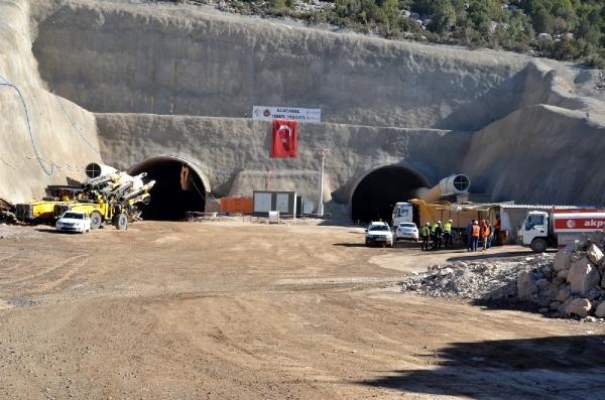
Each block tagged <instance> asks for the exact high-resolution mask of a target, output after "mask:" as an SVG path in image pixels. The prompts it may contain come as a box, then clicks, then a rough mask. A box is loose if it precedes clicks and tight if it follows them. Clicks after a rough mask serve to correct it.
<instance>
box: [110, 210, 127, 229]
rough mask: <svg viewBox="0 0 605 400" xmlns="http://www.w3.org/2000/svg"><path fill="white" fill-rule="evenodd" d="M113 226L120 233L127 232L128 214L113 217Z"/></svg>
mask: <svg viewBox="0 0 605 400" xmlns="http://www.w3.org/2000/svg"><path fill="white" fill-rule="evenodd" d="M112 222H113V226H115V227H116V229H117V230H119V231H125V230H126V229H128V217H127V216H126V214H118V215H116V216H114V217H113V220H112Z"/></svg>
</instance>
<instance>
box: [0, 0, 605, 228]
mask: <svg viewBox="0 0 605 400" xmlns="http://www.w3.org/2000/svg"><path fill="white" fill-rule="evenodd" d="M0 20H1V21H2V22H3V23H2V24H0V29H1V30H2V35H0V44H2V48H3V49H4V50H3V57H2V58H0V76H1V77H2V80H1V81H0V84H3V86H0V88H1V90H0V96H2V102H1V103H0V104H1V105H0V107H2V110H3V111H4V112H2V114H1V116H0V127H2V128H3V129H2V131H1V132H2V134H3V135H5V137H4V140H3V141H4V142H5V143H7V144H8V145H7V146H3V148H2V149H0V161H2V163H3V165H6V166H7V167H6V168H3V169H2V170H0V197H4V198H6V199H8V200H11V201H22V200H25V199H27V198H29V197H31V196H35V195H40V193H41V190H42V188H43V187H44V186H45V185H47V184H49V183H58V182H61V183H62V182H64V181H65V179H66V178H68V177H69V178H74V179H78V178H81V176H80V175H79V174H81V170H82V168H83V167H84V166H85V165H86V164H87V163H88V162H90V161H99V160H100V159H102V160H103V161H104V162H105V163H107V164H111V165H113V166H116V167H119V168H129V169H131V171H136V172H148V173H150V174H153V175H154V177H156V178H158V179H160V180H166V181H169V180H174V179H178V169H179V168H178V167H179V166H180V165H181V164H184V165H187V166H189V167H190V168H191V169H192V170H193V171H194V172H195V174H194V175H195V179H196V182H197V184H196V185H194V186H195V187H196V193H194V196H193V197H194V199H193V201H194V202H195V201H196V199H195V195H197V196H198V197H199V198H198V199H197V201H199V202H201V203H202V204H203V206H207V204H205V203H206V199H208V198H211V197H212V196H214V197H219V196H226V195H244V196H250V195H251V194H252V191H253V190H258V189H261V190H262V189H266V188H269V189H287V190H296V191H297V192H298V193H299V194H301V195H302V196H303V197H305V198H306V199H307V200H310V201H311V202H312V203H313V204H315V205H317V203H318V201H319V193H318V188H319V173H318V170H319V158H318V156H317V154H316V150H317V149H318V148H328V149H329V150H330V153H329V156H328V159H327V163H326V174H325V177H324V183H325V185H324V193H323V201H326V202H329V201H331V202H332V204H333V206H334V207H335V208H336V206H341V207H342V208H344V209H346V210H347V212H348V214H349V216H351V217H352V218H354V219H362V220H363V219H365V218H366V217H368V216H369V215H370V214H371V215H376V214H379V215H382V214H384V213H388V212H390V209H389V207H390V206H391V204H392V203H393V202H394V201H397V200H402V199H405V198H406V197H410V196H412V195H413V194H414V193H416V191H417V190H419V189H421V188H423V187H427V186H432V185H434V184H436V183H437V182H438V181H439V180H440V179H441V178H443V177H445V176H448V175H450V174H452V173H457V172H462V173H465V174H467V175H468V176H469V177H470V178H471V182H472V186H471V191H473V192H482V193H487V194H490V195H491V196H492V198H493V199H494V200H516V201H518V202H541V203H576V204H587V203H598V204H600V203H603V201H604V199H605V195H603V194H601V193H599V190H598V189H597V188H598V187H601V186H603V184H604V183H605V182H604V180H605V175H602V174H598V173H597V172H596V170H595V169H594V167H593V168H592V169H591V168H590V166H594V165H598V164H597V160H598V157H599V155H600V154H601V151H600V150H601V149H600V146H601V145H600V143H602V141H601V142H599V141H598V139H597V138H598V136H599V135H601V134H602V133H603V131H604V120H605V103H604V102H603V92H601V91H599V89H598V88H599V87H602V86H603V85H601V83H603V82H601V80H602V79H603V78H602V75H599V72H598V71H591V70H586V69H582V68H580V67H578V66H575V65H567V64H561V63H556V62H553V61H547V60H537V59H534V58H530V57H527V56H523V55H518V54H512V53H504V52H495V51H483V50H481V51H477V50H475V51H470V50H466V49H462V48H458V47H444V46H432V45H423V44H418V43H410V42H401V41H398V42H396V41H387V40H383V39H378V38H373V37H368V36H362V35H357V34H351V33H335V32H330V31H328V30H322V29H310V28H308V27H303V26H299V25H297V24H295V23H292V22H288V21H279V20H269V19H259V18H253V17H243V16H236V15H229V14H222V13H219V12H217V11H214V10H212V9H211V8H205V7H198V6H191V5H174V4H168V3H147V2H145V1H142V0H140V1H136V0H131V1H93V0H48V1H44V2H38V1H33V0H29V1H28V0H10V1H5V2H3V3H2V5H0ZM17 88H18V90H17ZM17 93H20V94H21V96H19V95H18V94H17ZM253 106H285V107H302V108H319V109H321V110H322V122H321V123H318V124H311V123H301V124H300V125H299V130H298V135H299V140H298V147H299V157H298V158H296V159H273V158H270V157H269V146H270V136H271V127H270V123H269V122H266V121H253V120H251V119H250V115H251V111H252V107H253ZM26 112H27V115H26V116H24V114H25V113H26ZM91 113H93V114H91ZM99 146H100V153H99ZM52 165H54V166H55V167H52ZM158 188H159V189H156V191H159V190H165V191H167V192H169V191H179V190H180V189H179V187H178V185H174V184H173V185H169V184H164V185H162V184H160V185H159V186H158ZM162 188H164V189H162ZM156 195H158V196H162V194H161V193H156ZM163 195H165V196H169V195H171V194H170V193H168V194H167V193H164V194H163ZM207 195H208V196H207ZM190 200H191V199H189V200H187V201H190ZM357 204H365V205H368V204H369V206H368V207H369V208H368V207H365V208H363V209H362V208H360V207H359V206H357ZM189 205H190V204H189V203H187V204H183V205H182V207H189ZM202 208H203V207H202Z"/></svg>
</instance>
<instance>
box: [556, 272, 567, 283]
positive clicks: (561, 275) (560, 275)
mask: <svg viewBox="0 0 605 400" xmlns="http://www.w3.org/2000/svg"><path fill="white" fill-rule="evenodd" d="M568 274H569V270H568V269H562V270H560V271H559V272H557V278H559V279H560V280H562V281H566V280H567V275H568Z"/></svg>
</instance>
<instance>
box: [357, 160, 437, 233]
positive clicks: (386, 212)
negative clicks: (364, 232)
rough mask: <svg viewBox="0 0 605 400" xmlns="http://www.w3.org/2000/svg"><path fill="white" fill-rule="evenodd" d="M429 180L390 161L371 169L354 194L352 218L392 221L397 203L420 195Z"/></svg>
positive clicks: (360, 220)
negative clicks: (418, 192) (383, 165)
mask: <svg viewBox="0 0 605 400" xmlns="http://www.w3.org/2000/svg"><path fill="white" fill-rule="evenodd" d="M427 186H428V183H427V181H426V179H424V177H423V176H422V175H420V174H419V173H417V172H415V171H413V170H411V169H409V168H405V167H401V166H396V165H390V166H386V167H380V168H377V169H376V170H374V171H372V172H370V173H369V174H367V175H366V176H365V177H363V178H362V179H361V181H360V182H359V183H358V184H357V187H355V189H354V190H353V194H352V196H351V218H352V219H353V221H354V222H362V223H368V222H370V221H378V220H382V221H385V222H388V223H389V224H390V223H391V215H392V212H393V207H394V206H395V203H397V202H399V201H407V200H409V199H412V198H414V197H416V195H417V191H418V189H421V188H426V187H427Z"/></svg>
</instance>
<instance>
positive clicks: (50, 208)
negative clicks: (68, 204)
mask: <svg viewBox="0 0 605 400" xmlns="http://www.w3.org/2000/svg"><path fill="white" fill-rule="evenodd" d="M45 191H46V194H47V196H46V197H43V198H42V199H41V200H32V201H30V202H27V203H19V204H17V205H15V215H16V217H17V220H18V221H20V222H29V223H53V222H54V220H55V212H54V210H55V206H56V205H57V204H61V203H63V202H65V201H70V200H72V199H74V198H75V197H76V196H77V194H78V193H79V192H81V191H82V188H81V187H80V186H73V185H51V186H47V187H46V189H45Z"/></svg>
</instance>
